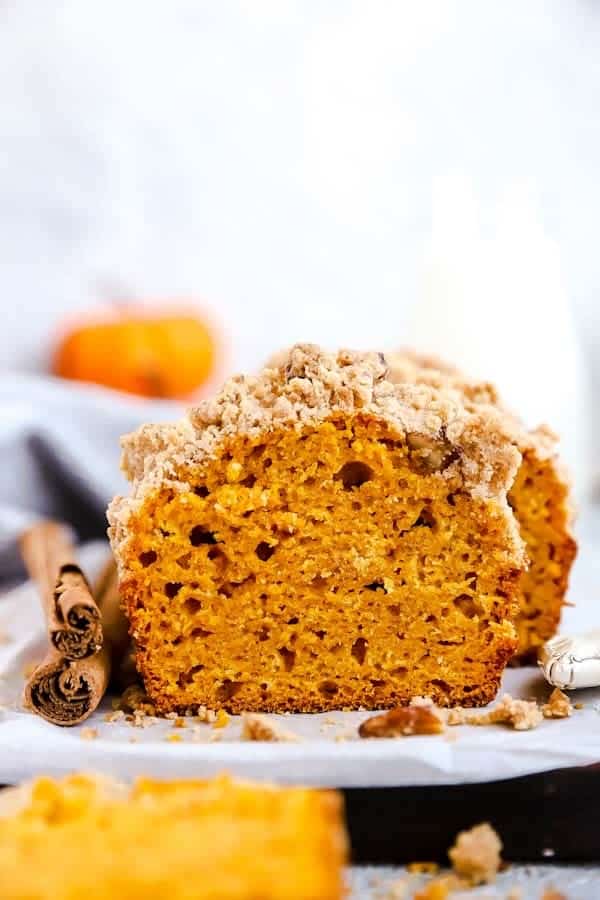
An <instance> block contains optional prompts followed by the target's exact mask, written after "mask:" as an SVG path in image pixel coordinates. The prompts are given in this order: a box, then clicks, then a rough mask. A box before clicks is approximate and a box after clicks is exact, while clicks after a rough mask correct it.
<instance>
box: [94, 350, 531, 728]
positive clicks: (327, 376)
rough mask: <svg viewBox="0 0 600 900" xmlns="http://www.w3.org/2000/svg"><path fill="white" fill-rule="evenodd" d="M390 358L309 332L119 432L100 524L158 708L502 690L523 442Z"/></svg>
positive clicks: (389, 699) (508, 652) (478, 700)
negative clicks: (146, 422)
mask: <svg viewBox="0 0 600 900" xmlns="http://www.w3.org/2000/svg"><path fill="white" fill-rule="evenodd" d="M387 375H388V369H387V365H386V363H385V360H383V359H382V357H381V355H380V354H376V353H373V354H358V353H353V352H349V351H341V352H339V353H337V354H334V353H326V352H323V351H321V350H319V348H317V347H314V346H312V345H298V346H296V347H294V348H292V350H291V351H290V352H289V354H288V355H287V356H286V357H285V358H284V359H283V361H282V363H281V365H279V366H277V367H273V368H266V369H264V370H263V371H262V372H261V373H260V374H259V375H257V376H252V377H244V376H239V377H236V378H233V379H231V380H230V381H228V382H227V383H226V384H225V386H224V388H223V390H222V391H221V393H220V394H219V395H218V396H217V397H216V398H215V399H213V400H211V401H205V402H204V403H202V404H201V405H200V406H198V407H197V408H195V409H192V410H191V411H190V412H189V414H188V416H187V417H186V418H185V419H184V420H183V421H182V422H180V423H179V424H177V425H173V426H162V427H161V426H145V427H143V428H142V429H140V430H139V431H138V432H136V433H135V434H134V435H132V436H129V437H128V438H126V439H125V441H124V470H125V472H126V474H127V475H128V476H129V478H130V479H131V481H132V482H133V491H132V494H131V496H130V497H128V498H116V499H115V500H114V501H113V503H112V505H111V507H110V510H109V519H110V523H111V527H110V537H111V541H112V546H113V549H114V552H115V555H116V557H117V560H118V564H119V571H120V583H121V592H122V597H123V600H124V603H125V608H126V611H127V614H128V616H129V618H130V621H131V630H132V634H133V636H134V638H135V642H136V647H137V664H138V668H139V670H140V672H141V673H142V675H143V678H144V681H145V686H146V690H147V691H148V693H149V695H150V696H151V698H152V700H153V701H154V703H155V705H156V707H157V709H158V710H159V711H161V712H163V713H166V712H170V711H176V710H177V711H182V710H185V709H188V708H189V707H194V706H196V705H199V704H204V705H206V706H209V707H211V708H216V707H219V708H225V709H227V710H229V711H232V712H239V711H242V710H254V711H284V710H291V711H322V710H328V709H334V708H340V707H341V708H357V707H361V706H362V707H365V708H368V709H373V708H378V707H386V706H392V705H397V704H401V703H408V702H409V701H410V699H411V698H412V697H414V696H415V695H428V696H431V697H432V698H433V699H434V700H435V702H436V703H438V704H440V705H444V706H448V705H453V704H460V705H464V706H475V705H480V704H485V703H488V702H489V701H490V700H491V699H492V698H493V697H494V696H495V694H496V691H497V689H498V685H499V681H500V677H501V674H502V671H503V669H504V666H505V664H506V662H507V661H508V660H509V659H510V657H511V656H512V655H513V653H514V651H515V649H516V645H517V641H516V632H515V629H514V625H513V619H514V616H515V613H516V604H515V595H516V590H517V585H518V579H519V577H520V575H521V572H522V570H523V568H524V565H525V554H524V549H523V543H522V541H521V538H520V536H519V531H518V528H517V525H516V522H515V519H514V516H513V514H512V511H511V510H510V507H509V506H508V503H507V491H508V489H509V488H510V486H511V484H512V482H513V479H514V476H515V473H516V471H517V469H518V466H519V464H520V461H521V455H520V453H519V451H518V450H517V449H516V447H515V446H514V442H513V441H512V440H511V438H510V435H509V434H508V433H507V432H506V429H505V428H504V425H503V421H502V417H501V416H500V415H499V414H498V413H497V412H496V411H495V410H493V409H487V410H486V412H485V415H481V414H479V413H478V412H469V411H468V410H466V409H465V406H464V403H463V402H462V400H461V398H459V397H457V396H456V394H454V395H452V393H447V392H444V391H440V390H437V389H433V388H430V387H427V386H420V385H406V384H403V385H394V384H392V382H391V381H390V380H389V378H388V377H387Z"/></svg>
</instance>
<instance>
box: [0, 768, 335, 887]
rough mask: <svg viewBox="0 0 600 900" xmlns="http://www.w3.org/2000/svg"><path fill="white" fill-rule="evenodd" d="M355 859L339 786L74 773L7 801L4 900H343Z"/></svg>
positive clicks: (0, 821) (3, 813)
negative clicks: (349, 863)
mask: <svg viewBox="0 0 600 900" xmlns="http://www.w3.org/2000/svg"><path fill="white" fill-rule="evenodd" d="M346 853H347V848H346V836H345V831H344V827H343V824H342V805H341V798H340V797H339V796H338V795H337V794H336V793H335V792H333V791H317V790H308V789H303V788H276V787H271V786H268V785H267V786H264V785H253V784H250V783H245V782H235V781H232V780H230V779H229V778H227V777H224V776H223V777H220V778H217V779H214V780H213V781H207V782H202V781H173V782H152V781H149V780H145V779H142V780H139V781H138V782H136V784H135V785H134V786H133V787H132V788H129V787H125V786H124V785H119V784H117V783H115V782H109V781H105V780H103V779H96V778H93V777H91V776H88V775H72V776H69V777H68V778H66V779H65V780H64V781H62V782H55V781H53V780H52V779H49V778H40V779H38V780H37V781H36V782H34V783H33V784H32V785H28V786H24V787H23V788H17V789H12V790H7V791H6V792H5V795H3V797H2V798H1V805H0V872H1V873H2V874H1V884H2V888H1V895H2V898H3V900H82V898H85V900H115V898H123V900H256V898H261V900H340V898H341V897H342V896H344V887H343V875H342V867H343V865H344V863H345V861H346Z"/></svg>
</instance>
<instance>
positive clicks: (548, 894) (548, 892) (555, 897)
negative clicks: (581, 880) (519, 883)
mask: <svg viewBox="0 0 600 900" xmlns="http://www.w3.org/2000/svg"><path fill="white" fill-rule="evenodd" d="M540 900H567V898H566V896H565V895H564V894H563V893H562V891H557V890H555V889H554V888H552V887H549V888H545V889H544V893H543V894H542V896H541V897H540Z"/></svg>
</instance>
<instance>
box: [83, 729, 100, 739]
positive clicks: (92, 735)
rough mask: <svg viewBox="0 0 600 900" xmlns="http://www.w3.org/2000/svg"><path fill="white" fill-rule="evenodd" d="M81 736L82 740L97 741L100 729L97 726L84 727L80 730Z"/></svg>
mask: <svg viewBox="0 0 600 900" xmlns="http://www.w3.org/2000/svg"><path fill="white" fill-rule="evenodd" d="M79 737H80V738H81V740H82V741H95V740H96V738H97V737H98V729H97V728H82V729H81V731H80V732H79Z"/></svg>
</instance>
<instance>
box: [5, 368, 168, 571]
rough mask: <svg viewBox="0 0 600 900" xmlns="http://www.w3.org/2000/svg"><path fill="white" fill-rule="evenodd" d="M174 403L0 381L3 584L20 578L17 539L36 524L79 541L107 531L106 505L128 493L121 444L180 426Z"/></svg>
mask: <svg viewBox="0 0 600 900" xmlns="http://www.w3.org/2000/svg"><path fill="white" fill-rule="evenodd" d="M181 413H182V408H181V407H179V406H177V405H175V404H168V403H155V402H152V401H144V400H139V399H137V398H134V397H128V396H126V395H123V394H118V393H115V392H112V391H106V390H103V389H101V388H95V387H92V386H88V385H78V384H70V383H68V382H65V381H62V380H60V379H54V378H44V377H37V376H28V375H4V376H2V377H1V378H0V461H1V462H0V584H2V583H6V582H7V581H8V580H9V579H14V578H15V577H18V576H19V575H20V574H22V568H21V563H20V560H19V556H18V553H17V546H16V540H17V537H18V535H19V534H20V532H21V531H22V530H23V529H24V528H26V527H27V526H28V525H29V524H31V523H32V522H34V521H35V520H36V519H38V518H40V517H43V516H52V517H55V518H59V519H62V520H64V521H66V522H69V523H70V524H71V525H72V526H73V528H74V529H75V532H76V534H77V536H78V537H79V538H80V539H81V540H86V539H89V538H93V537H101V536H102V535H103V534H104V533H105V531H106V517H105V510H106V505H107V503H108V501H109V500H110V498H111V497H113V496H114V495H115V494H116V493H120V492H122V491H124V490H126V482H125V479H124V478H123V476H122V474H121V473H120V470H119V458H120V447H119V437H120V436H121V435H122V434H125V433H127V432H128V431H131V430H133V429H134V428H136V427H137V426H138V425H140V424H141V423H142V422H152V421H154V422H159V421H165V420H169V419H175V418H177V417H178V416H180V415H181Z"/></svg>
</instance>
